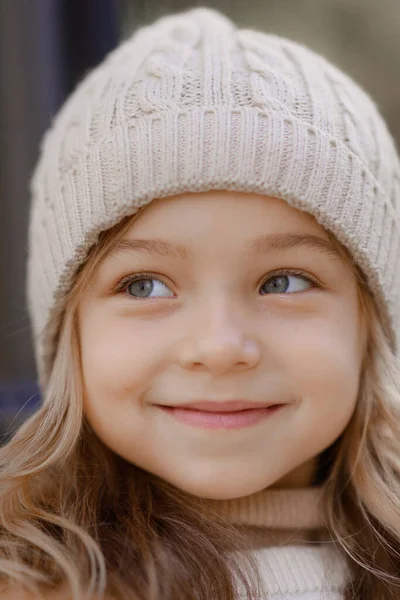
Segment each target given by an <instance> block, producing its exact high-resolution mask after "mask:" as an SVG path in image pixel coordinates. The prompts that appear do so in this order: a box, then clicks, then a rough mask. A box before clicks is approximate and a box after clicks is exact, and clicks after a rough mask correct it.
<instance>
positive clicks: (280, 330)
mask: <svg viewBox="0 0 400 600" xmlns="http://www.w3.org/2000/svg"><path fill="white" fill-rule="evenodd" d="M277 234H296V235H313V236H317V237H318V238H319V239H320V240H321V239H322V240H326V241H329V240H330V237H329V236H328V234H327V233H326V232H325V230H324V229H323V228H322V227H321V226H320V225H318V224H317V223H316V221H315V220H314V219H313V218H312V217H311V216H310V215H308V214H307V213H304V212H300V211H298V210H296V209H293V208H291V207H290V206H289V205H287V204H286V203H285V202H283V201H282V200H278V199H276V198H270V197H265V196H259V195H256V194H245V193H233V192H232V193H231V192H229V193H228V192H214V191H213V192H207V193H200V194H183V195H180V196H177V197H174V198H167V199H161V200H156V201H153V202H152V203H151V204H150V205H149V206H148V207H146V208H145V209H144V210H143V212H141V214H140V215H139V216H138V218H137V220H136V221H134V222H133V224H132V226H131V227H130V229H129V231H128V232H127V234H125V236H124V240H131V241H132V240H138V239H141V240H143V239H145V240H155V239H156V238H157V239H162V240H163V241H165V242H168V243H170V244H177V245H179V247H180V253H179V255H177V256H161V255H159V254H155V253H151V252H150V251H149V249H148V247H144V248H141V249H140V250H137V249H136V250H135V249H132V248H129V247H128V245H129V242H128V243H125V247H123V248H121V249H120V250H119V251H118V252H117V253H113V254H112V255H110V256H108V257H106V259H105V260H104V261H103V262H102V263H101V265H100V266H99V269H98V271H97V273H96V274H95V276H94V279H93V281H92V283H91V285H90V286H89V287H88V289H87V290H86V291H85V293H84V295H83V297H82V298H81V300H80V304H79V308H78V317H79V319H78V322H79V338H80V346H81V356H82V371H83V379H84V392H85V397H84V411H85V414H86V417H87V419H88V421H89V423H90V424H91V426H92V428H93V429H94V431H95V432H96V434H97V435H98V436H99V438H100V439H101V440H102V441H103V442H104V443H105V444H106V445H107V446H109V447H110V448H111V449H112V450H114V451H115V452H116V453H117V454H119V455H120V456H122V457H123V458H125V459H126V460H128V461H130V462H132V463H134V464H136V465H138V466H140V467H141V468H143V469H146V470H148V471H150V472H152V473H155V474H157V475H158V476H160V477H162V478H163V479H165V480H167V481H169V482H170V483H172V484H173V485H175V486H176V487H178V488H181V489H183V490H185V491H186V492H188V493H190V494H193V495H197V496H200V497H204V498H213V499H228V498H238V497H242V496H246V495H249V494H251V493H253V492H258V491H260V490H262V489H264V488H266V487H268V486H280V487H282V486H285V487H293V486H305V485H309V484H310V483H311V481H312V477H313V474H314V471H315V465H316V459H317V457H318V455H319V454H320V453H321V452H322V451H323V450H324V449H326V448H327V447H328V446H330V445H331V444H332V443H333V442H334V441H335V440H336V439H337V438H338V437H339V436H340V434H341V433H342V432H343V431H344V429H345V428H346V426H347V424H348V422H349V420H350V418H351V415H352V413H353V411H354V408H355V404H356V401H357V394H358V388H359V378H360V371H361V366H362V360H363V355H364V347H365V335H364V327H363V322H362V318H361V311H360V308H359V300H358V294H357V287H356V281H355V278H354V275H353V273H352V271H351V269H350V267H349V265H348V263H347V262H346V261H345V260H344V259H343V257H341V256H340V253H339V254H337V255H336V254H335V253H334V252H333V251H331V252H327V251H323V250H321V249H319V248H314V247H308V246H306V245H305V244H303V245H296V246H294V247H289V248H278V247H277V244H276V243H275V246H274V247H271V238H270V239H269V243H268V244H266V243H264V248H263V251H261V250H262V248H261V247H260V246H261V244H260V243H259V244H258V251H257V250H255V249H254V248H250V244H251V242H252V241H253V240H254V239H255V238H258V237H259V236H271V235H275V236H276V235H277ZM275 240H276V238H275ZM146 248H147V249H146ZM185 255H186V256H185ZM282 269H294V270H295V271H300V272H302V273H304V275H305V276H306V277H307V276H308V277H311V278H314V279H315V280H316V282H317V283H318V285H319V286H320V287H317V286H316V285H314V284H313V283H311V284H310V283H308V282H307V281H306V280H305V279H303V276H302V275H301V274H300V275H299V274H298V273H296V274H295V275H289V276H288V277H289V278H288V279H287V280H284V281H287V283H288V286H289V287H288V288H287V290H286V289H283V288H280V292H279V293H273V292H272V291H271V289H272V288H271V278H272V277H276V276H277V275H278V276H279V270H282ZM141 272H147V273H148V272H150V273H151V278H150V284H147V285H150V288H149V290H148V292H147V294H148V295H147V297H140V296H138V295H137V289H138V288H137V287H135V286H133V287H132V286H131V287H129V288H128V289H127V287H128V286H129V283H130V282H129V281H126V278H127V277H129V276H132V275H135V274H138V273H141ZM154 279H155V281H154ZM122 280H124V281H125V284H126V285H125V288H124V286H123V285H122V287H123V288H124V289H121V285H119V284H120V283H121V281H122ZM273 281H276V280H273ZM281 281H282V280H281ZM151 283H152V284H153V287H152V289H151ZM266 283H267V285H265V284H266ZM117 286H119V288H117ZM136 286H137V284H136ZM296 290H297V291H296ZM238 399H241V400H248V401H252V402H259V403H260V405H261V404H262V403H265V402H275V403H277V402H279V403H285V406H284V407H283V408H282V409H281V410H280V411H278V412H276V413H275V414H274V415H273V416H271V417H270V418H268V419H265V420H263V421H261V422H259V423H257V424H255V425H252V426H251V427H245V428H241V429H204V428H198V427H196V428H195V427H193V426H191V425H187V424H183V423H181V422H178V421H176V420H175V419H174V418H172V417H171V416H170V415H169V414H165V413H164V411H162V410H161V409H160V408H159V407H158V406H157V405H158V404H169V405H172V404H175V405H179V404H180V405H182V404H184V403H188V402H194V401H200V400H214V401H215V400H219V401H224V400H238Z"/></svg>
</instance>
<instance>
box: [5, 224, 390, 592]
mask: <svg viewBox="0 0 400 600" xmlns="http://www.w3.org/2000/svg"><path fill="white" fill-rule="evenodd" d="M136 216H137V215H136ZM136 216H135V217H134V218H136ZM131 223H132V218H128V219H126V220H124V222H123V223H122V224H120V225H118V226H117V227H116V228H113V229H112V230H110V231H108V232H106V233H104V234H102V235H101V236H100V239H99V242H98V243H97V244H96V246H95V247H94V249H93V250H92V252H91V253H90V255H89V258H88V260H87V261H86V263H85V265H84V266H83V267H82V268H81V269H80V271H79V272H78V273H77V275H76V279H75V282H74V285H73V286H72V291H71V293H70V294H69V296H68V298H67V302H66V308H65V311H64V314H63V318H62V325H61V328H60V332H59V336H58V340H57V344H56V348H57V350H56V354H55V357H54V363H53V368H52V373H51V376H50V379H49V383H48V386H47V389H46V393H45V398H44V402H43V404H42V406H41V408H40V409H39V410H38V411H37V412H36V413H35V414H33V415H32V416H31V417H30V418H28V419H27V420H26V421H25V422H24V423H23V425H22V426H21V427H20V428H19V429H18V430H17V432H16V433H15V435H14V436H13V437H12V439H11V440H10V441H9V442H8V443H7V444H6V445H5V446H4V447H3V448H1V449H0V588H1V589H2V590H29V593H32V594H37V595H38V597H43V596H44V597H46V594H47V592H52V591H54V590H57V589H58V590H61V589H64V590H65V589H67V590H68V598H69V599H72V600H82V599H83V598H85V599H90V600H92V599H94V598H96V600H97V599H102V598H107V599H108V598H112V599H115V600H123V599H126V598H130V599H131V600H175V599H177V598H179V599H182V600H210V598H212V599H213V600H234V599H235V598H237V590H238V587H237V586H238V585H240V586H241V593H242V597H243V593H244V594H245V596H244V597H246V598H247V599H248V600H250V599H251V598H254V597H255V596H256V595H257V593H258V590H259V579H258V573H257V569H256V564H255V562H254V560H253V559H252V556H251V552H250V548H249V547H248V542H247V538H246V535H245V531H244V528H241V527H237V526H236V527H234V526H233V525H231V524H229V523H227V522H225V521H224V519H222V518H213V519H210V518H205V514H207V511H205V510H204V509H205V508H206V507H207V501H206V500H204V499H203V500H202V499H199V498H195V497H192V496H190V495H188V494H186V493H184V492H182V491H181V490H179V489H176V488H175V487H173V486H171V485H170V484H168V483H167V482H165V481H163V480H162V479H160V478H158V477H156V476H154V475H152V474H151V473H148V472H146V471H144V470H142V469H140V468H138V467H136V466H135V465H133V464H131V463H129V462H127V461H125V460H124V459H122V458H121V457H119V456H118V455H116V454H115V453H114V452H113V451H111V450H110V449H109V448H107V447H106V446H105V445H104V444H103V443H102V442H101V440H99V438H98V437H97V436H96V435H95V433H94V432H93V431H92V429H91V428H90V426H89V424H88V423H87V421H86V420H85V416H84V412H83V385H82V373H81V365H80V355H79V332H78V328H77V307H78V304H79V299H80V297H81V295H82V293H83V292H84V290H85V289H86V286H87V285H88V284H89V283H90V281H91V278H92V276H93V273H94V272H95V270H96V268H97V266H98V264H99V263H100V262H101V261H102V259H103V258H104V256H106V255H107V253H108V252H109V251H110V250H111V248H112V246H113V245H114V244H116V243H117V242H118V240H119V239H120V238H121V237H122V236H123V235H124V233H125V232H126V230H127V229H128V228H129V227H130V225H131ZM352 268H353V267H352ZM357 282H358V283H357V285H358V289H359V296H360V300H361V307H362V311H363V314H364V316H365V319H364V320H365V323H366V327H367V334H368V343H367V349H366V353H365V357H364V364H363V369H362V374H361V379H360V389H359V398H358V402H357V405H356V409H355V412H354V414H353V416H352V419H351V421H350V423H349V425H348V426H347V428H346V430H345V431H344V433H343V434H342V435H341V436H340V438H339V439H338V440H337V442H335V444H334V445H333V446H332V447H331V448H330V449H329V450H328V452H327V453H326V452H325V453H324V454H323V460H321V465H320V469H319V477H322V480H323V481H324V486H323V489H324V510H325V518H326V524H327V528H328V530H329V532H330V536H331V538H332V541H333V543H335V544H337V545H338V546H340V547H341V549H342V550H344V552H345V553H346V555H347V559H348V565H349V572H350V574H351V582H350V583H349V584H348V586H347V589H346V591H345V598H346V599H350V598H352V599H354V600H377V599H378V598H379V600H389V599H390V600H392V599H393V598H399V597H400V364H399V360H398V359H397V358H396V356H395V354H394V353H393V352H392V350H391V348H390V346H389V343H388V341H387V338H386V336H385V334H384V331H383V329H382V326H381V323H380V319H379V315H378V314H377V311H376V308H375V304H374V302H373V299H372V298H371V296H370V294H369V292H368V289H367V287H366V286H365V283H364V282H363V280H362V277H361V275H360V274H358V276H357ZM41 594H43V596H41ZM51 597H53V596H51Z"/></svg>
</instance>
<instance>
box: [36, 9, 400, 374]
mask: <svg viewBox="0 0 400 600" xmlns="http://www.w3.org/2000/svg"><path fill="white" fill-rule="evenodd" d="M211 189H214V190H240V191H243V192H256V193H258V194H266V195H270V196H275V197H278V198H281V199H283V200H285V201H287V202H288V203H289V204H290V205H291V206H293V207H295V208H298V209H301V210H304V211H307V212H309V213H311V214H312V215H314V217H315V218H316V220H317V221H318V222H319V223H320V224H321V225H322V226H324V227H325V228H326V229H327V230H330V231H331V232H332V233H333V234H334V235H335V236H336V238H337V239H338V240H339V241H340V242H341V243H342V244H343V245H344V246H346V247H347V248H348V250H349V251H350V253H351V254H352V256H353V258H354V260H355V262H356V263H357V264H358V265H359V267H360V268H361V269H362V271H363V272H364V274H365V276H366V277H367V281H368V283H369V286H370V289H371V290H372V292H373V293H374V295H375V298H376V301H377V303H378V307H379V309H380V311H381V315H382V319H383V323H384V326H385V328H386V331H387V335H388V337H389V339H390V341H391V343H392V346H393V347H394V348H396V336H397V338H398V337H399V335H400V310H399V307H400V297H399V296H400V268H399V262H400V236H399V207H400V163H399V158H398V156H397V154H396V148H395V144H394V142H393V139H392V138H391V136H390V134H389V132H388V130H387V127H386V125H385V123H384V122H383V120H382V118H381V117H380V115H379V113H378V110H377V108H376V106H375V105H374V103H373V102H372V100H371V99H370V98H369V97H368V96H367V94H366V93H365V92H363V91H362V90H361V89H360V88H359V87H358V86H357V85H356V84H355V83H354V82H353V81H352V80H351V79H349V78H348V77H347V76H346V75H344V74H343V73H342V72H340V71H339V70H338V69H337V68H335V67H334V66H332V65H331V64H329V63H328V62H327V61H326V60H325V59H324V58H322V57H321V56H319V55H317V54H315V53H313V52H312V51H310V50H308V49H307V48H305V47H303V46H301V45H299V44H297V43H294V42H290V41H288V40H286V39H283V38H280V37H278V36H276V35H266V34H263V33H260V32H256V31H250V30H239V29H238V28H237V27H236V26H235V25H234V24H233V23H232V22H231V21H230V20H228V19H227V18H226V17H224V16H223V15H221V14H219V13H218V12H216V11H214V10H211V9H206V8H197V9H194V10H191V11H188V12H185V13H181V14H177V15H169V16H167V17H163V18H162V19H159V20H158V21H156V22H155V24H153V25H151V26H148V27H143V28H141V29H139V30H138V31H137V32H136V33H135V34H134V35H133V36H132V37H131V38H130V39H128V40H127V41H125V42H124V43H123V44H121V45H120V46H119V47H118V48H117V49H116V50H114V51H113V52H112V53H111V54H110V55H109V56H108V57H107V58H106V59H105V60H104V62H103V63H102V64H101V65H100V66H99V67H97V68H96V69H94V71H92V72H91V73H90V74H89V75H88V76H87V77H86V78H85V79H84V80H83V81H82V83H80V85H79V86H78V88H77V89H76V91H75V92H74V93H73V94H72V95H71V97H70V98H69V99H68V101H67V102H66V104H65V105H64V107H63V108H62V109H61V111H60V113H59V114H58V116H57V117H56V119H55V121H54V124H53V127H52V128H51V130H50V131H49V132H48V133H47V134H46V136H45V138H44V143H43V147H42V152H41V157H40V160H39V163H38V166H37V168H36V172H35V174H34V178H33V182H32V193H33V203H32V213H31V222H30V232H29V260H28V298H29V310H30V315H31V318H32V323H33V332H34V339H35V348H36V357H37V363H38V368H39V375H40V381H41V383H42V386H45V384H46V382H47V379H48V376H49V373H50V370H51V367H52V361H53V359H54V354H55V346H56V339H57V332H58V331H59V327H60V321H61V318H62V313H63V309H64V305H65V298H66V294H67V293H68V291H69V289H70V286H71V281H72V278H73V276H74V274H75V273H76V271H77V268H78V267H79V266H80V265H81V264H82V263H83V262H84V261H85V258H86V256H87V253H88V251H89V249H90V247H91V246H92V245H93V244H94V243H95V242H96V239H97V238H98V235H99V233H100V232H101V231H103V230H105V229H108V228H110V227H111V226H113V225H115V224H116V223H117V222H119V221H120V220H121V219H122V218H123V217H126V216H128V215H132V214H134V213H135V212H136V211H137V209H138V207H140V206H142V205H145V204H147V203H149V202H150V201H151V200H152V199H154V198H161V197H166V196H171V195H175V194H178V193H182V192H194V191H196V192H199V191H207V190H211Z"/></svg>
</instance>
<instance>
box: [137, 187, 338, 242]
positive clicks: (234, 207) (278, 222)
mask: <svg viewBox="0 0 400 600" xmlns="http://www.w3.org/2000/svg"><path fill="white" fill-rule="evenodd" d="M238 225H240V228H241V230H242V231H243V233H246V232H247V229H248V230H249V233H251V232H255V231H256V230H259V233H262V232H263V231H264V232H265V231H272V230H275V231H279V230H282V231H283V230H288V229H290V228H292V229H294V230H296V229H299V230H304V231H308V232H310V233H315V234H319V235H320V236H321V237H325V238H329V237H330V236H329V234H328V232H327V231H326V230H325V229H324V228H323V227H322V226H321V225H319V224H318V223H317V221H316V220H315V219H314V217H313V216H312V215H311V214H309V213H306V212H304V211H300V210H297V209H295V208H293V207H291V206H289V204H288V203H287V202H285V201H284V200H280V199H278V198H274V197H271V196H263V195H259V194H254V193H246V192H228V191H209V192H202V193H187V194H180V195H177V196H170V197H168V198H162V199H156V200H153V201H152V202H150V203H149V204H148V205H146V206H144V207H142V208H141V209H140V211H139V213H138V214H137V215H136V216H135V217H134V219H133V220H132V223H131V226H130V227H129V229H128V235H130V234H132V236H133V235H135V234H137V233H139V232H140V233H141V232H143V233H151V232H157V233H159V231H161V229H162V228H163V227H168V233H171V232H174V233H180V234H181V235H184V233H185V231H191V232H195V231H196V230H199V231H200V230H202V231H203V230H204V229H205V228H207V229H208V230H209V231H210V232H213V231H214V232H215V233H218V234H219V236H223V235H224V234H227V233H229V226H231V227H233V226H238ZM164 231H165V230H164Z"/></svg>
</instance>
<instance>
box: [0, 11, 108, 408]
mask: <svg viewBox="0 0 400 600" xmlns="http://www.w3.org/2000/svg"><path fill="white" fill-rule="evenodd" d="M117 10H118V6H117V2H116V0H0V282H1V286H0V386H1V385H2V384H5V383H6V382H14V381H16V382H20V381H24V380H30V379H33V378H34V376H35V367H34V361H33V352H32V344H31V334H30V330H29V320H28V315H27V310H26V299H25V269H26V257H27V225H28V211H29V181H30V178H31V175H32V171H33V168H34V165H35V163H36V160H37V156H38V150H39V143H40V139H41V137H42V134H43V131H44V130H45V129H47V127H48V126H49V124H50V123H51V120H52V118H53V116H54V115H55V113H56V112H57V110H58V108H59V106H60V104H61V103H62V102H63V100H64V99H65V97H66V95H67V94H68V93H69V92H70V91H71V90H72V89H73V87H74V86H75V85H76V82H77V81H78V80H79V79H80V78H81V77H82V75H83V74H84V73H85V71H86V70H88V69H90V68H91V67H93V66H94V65H96V64H97V63H98V62H99V61H101V60H102V58H103V57H104V55H105V54H106V53H107V52H109V51H110V50H111V49H112V48H113V47H114V46H115V45H116V43H117V42H118V26H117V14H118V13H117ZM2 389H5V388H4V385H3V387H0V408H1V390H2Z"/></svg>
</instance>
